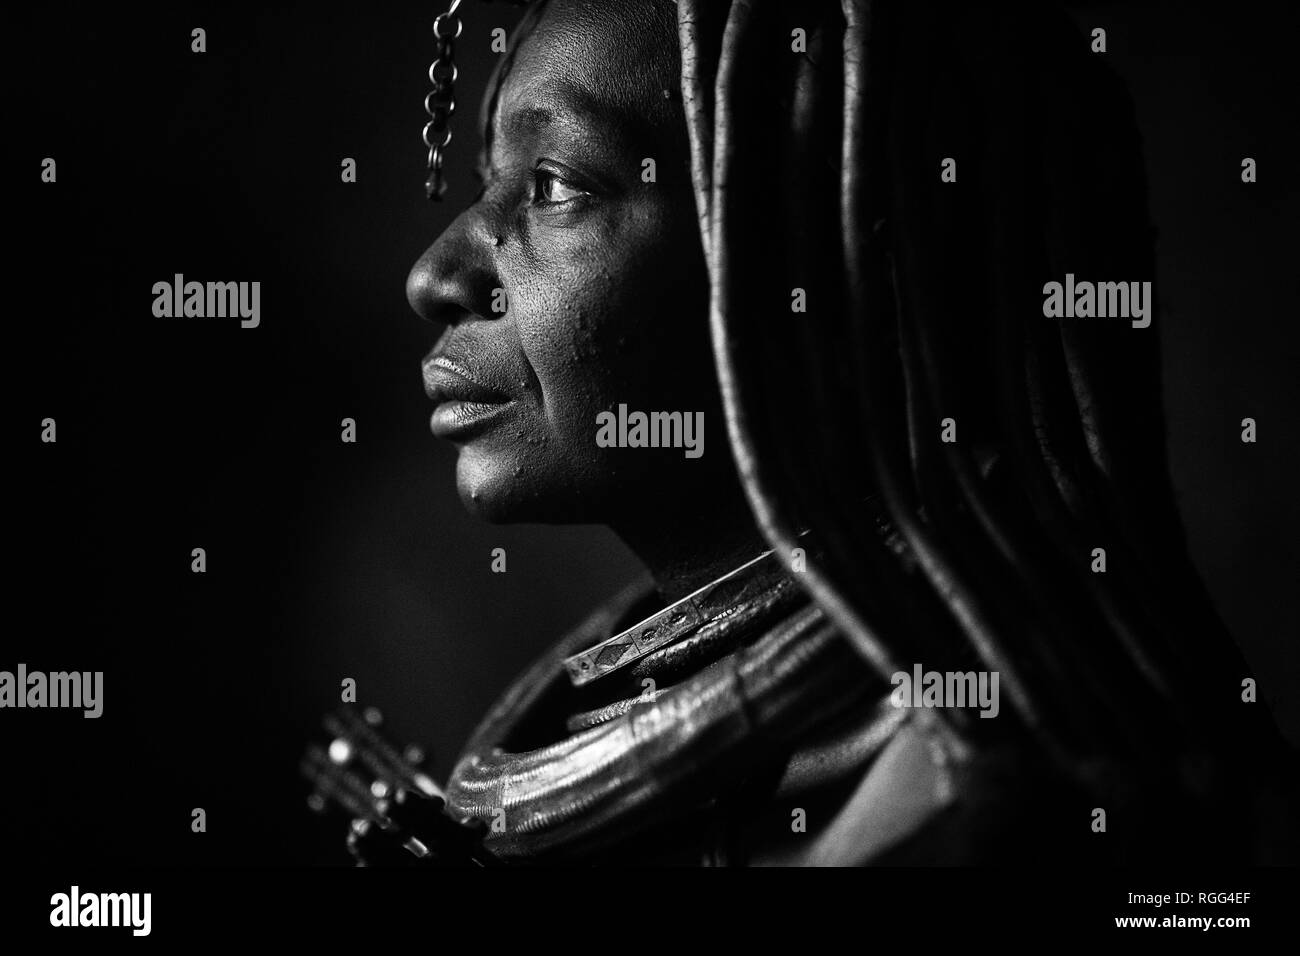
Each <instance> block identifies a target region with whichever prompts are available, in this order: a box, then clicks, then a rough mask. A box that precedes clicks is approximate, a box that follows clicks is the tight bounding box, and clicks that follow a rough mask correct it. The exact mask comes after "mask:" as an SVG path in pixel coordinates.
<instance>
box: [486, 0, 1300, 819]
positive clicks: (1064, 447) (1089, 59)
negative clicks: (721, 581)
mask: <svg viewBox="0 0 1300 956" xmlns="http://www.w3.org/2000/svg"><path fill="white" fill-rule="evenodd" d="M545 2H546V0H539V2H534V3H532V4H530V5H529V9H528V10H527V12H526V14H525V16H526V17H527V18H529V19H533V18H536V17H537V16H539V15H540V11H541V9H542V7H543V6H544V4H545ZM676 6H677V21H678V30H679V41H680V51H681V61H682V62H681V66H682V73H681V75H682V97H683V106H684V111H685V118H686V124H687V129H688V132H689V135H690V141H691V151H692V169H691V172H692V179H693V183H694V190H695V197H696V205H697V210H698V212H699V216H700V227H701V230H700V231H701V242H702V245H703V248H704V253H705V258H706V260H707V264H708V270H709V275H710V280H711V288H712V300H711V308H710V323H711V333H712V340H713V348H714V356H715V362H716V368H717V374H718V382H719V387H720V389H721V393H722V397H723V405H724V409H725V412H726V416H727V430H728V437H729V442H730V448H731V451H732V454H733V456H734V458H735V462H736V465H737V468H738V471H739V474H740V476H741V481H742V485H743V487H744V491H745V494H746V496H747V498H748V501H749V504H750V506H751V510H752V512H753V514H754V517H755V519H756V521H757V524H758V526H759V528H760V529H761V531H762V532H763V534H764V535H765V537H766V538H767V539H768V541H769V542H770V543H771V545H772V546H773V547H774V548H775V549H776V550H777V552H778V553H780V554H784V555H787V556H789V555H791V554H793V553H794V551H795V548H796V546H797V543H798V542H797V538H798V536H799V532H801V531H807V532H808V533H809V539H810V540H815V541H817V542H818V543H819V553H820V555H821V558H820V560H818V561H816V562H813V563H812V564H811V565H809V566H808V567H807V569H806V571H805V572H804V573H802V574H799V575H796V578H797V580H799V581H800V582H801V583H802V584H803V585H804V586H805V587H806V588H807V590H808V591H809V592H810V594H811V596H812V597H813V599H814V600H815V601H816V602H817V604H818V605H819V606H820V607H821V609H822V610H823V611H824V612H825V613H826V615H827V616H828V617H829V618H830V619H831V620H832V621H833V622H834V623H835V624H836V625H837V627H838V630H839V632H840V634H841V635H842V637H843V639H845V640H847V641H848V642H850V643H851V644H852V645H853V646H854V647H855V648H856V649H857V650H858V651H859V652H860V653H861V656H862V657H863V658H864V659H865V660H866V661H867V662H868V663H869V664H870V665H871V666H872V668H874V669H875V670H876V671H877V672H878V673H879V674H880V675H881V676H882V677H884V678H885V679H888V678H889V675H891V674H892V673H895V672H897V671H899V670H900V669H906V668H908V667H910V665H911V664H912V663H914V662H923V663H924V665H925V666H926V668H931V669H935V670H940V671H951V670H968V669H970V668H971V667H981V668H984V669H987V670H990V671H996V672H998V674H999V675H1000V679H1001V687H1002V688H1003V690H1004V691H1005V692H1006V694H1007V696H1008V698H1009V701H1010V704H1011V708H1010V710H1011V714H1010V715H1009V716H1010V719H1006V720H999V721H977V720H975V721H972V720H969V719H967V718H966V717H965V715H964V713H963V712H961V711H958V710H948V711H939V712H934V713H930V714H926V715H922V716H921V718H920V719H923V720H926V721H930V722H932V723H936V724H938V725H941V726H942V728H943V729H944V730H945V732H952V733H956V734H957V735H959V736H962V737H966V738H969V739H972V740H980V739H983V738H986V737H990V736H1013V737H1016V738H1018V739H1020V740H1022V741H1026V742H1028V743H1029V744H1030V745H1031V746H1033V747H1035V748H1037V749H1038V750H1039V751H1041V753H1042V754H1043V756H1044V758H1045V760H1046V761H1047V762H1048V763H1050V764H1051V765H1052V766H1053V767H1055V768H1056V769H1057V770H1059V771H1060V772H1061V773H1063V774H1064V775H1066V776H1068V777H1069V778H1070V779H1072V780H1073V781H1074V782H1076V783H1081V784H1083V785H1084V786H1086V787H1088V788H1091V790H1093V791H1095V792H1096V793H1098V794H1099V795H1104V794H1106V793H1113V792H1114V791H1115V788H1116V787H1117V786H1131V785H1132V778H1131V777H1130V776H1129V775H1128V771H1129V770H1131V769H1132V768H1134V767H1139V768H1143V772H1148V771H1150V772H1152V773H1154V774H1155V776H1157V777H1159V779H1160V782H1161V784H1162V785H1167V786H1172V787H1173V788H1175V789H1176V790H1178V791H1179V792H1181V793H1191V794H1194V795H1195V796H1197V797H1199V798H1203V799H1204V800H1210V801H1212V800H1214V799H1216V798H1217V797H1216V796H1215V795H1216V794H1217V793H1219V792H1220V790H1221V788H1222V787H1223V786H1224V782H1223V781H1224V777H1225V774H1224V773H1223V772H1222V771H1221V768H1222V766H1223V761H1225V760H1226V759H1227V754H1229V753H1230V752H1235V753H1236V755H1237V756H1238V757H1240V758H1242V759H1243V760H1244V761H1245V762H1246V763H1247V764H1249V765H1255V766H1259V765H1265V764H1266V765H1267V766H1268V768H1269V769H1268V770H1267V771H1266V772H1272V769H1273V768H1277V767H1281V768H1283V769H1282V771H1281V772H1282V773H1284V774H1286V775H1289V774H1291V773H1292V771H1291V770H1290V768H1291V767H1292V766H1293V765H1294V762H1293V760H1292V758H1291V755H1290V753H1289V751H1288V750H1287V749H1286V748H1285V746H1284V745H1283V744H1282V743H1281V738H1280V737H1279V735H1278V734H1277V732H1276V730H1275V728H1274V727H1273V725H1272V724H1271V722H1270V721H1269V719H1268V718H1267V716H1266V715H1265V713H1264V712H1263V710H1262V708H1260V707H1255V706H1246V705H1244V704H1243V703H1242V700H1241V696H1240V691H1241V681H1242V679H1243V678H1245V677H1247V676H1248V675H1249V670H1248V668H1247V666H1246V664H1245V662H1244V661H1243V659H1242V658H1241V657H1240V655H1239V654H1238V652H1237V651H1236V649H1235V647H1234V645H1233V643H1232V641H1231V640H1230V638H1229V636H1228V634H1227V632H1226V630H1225V628H1224V626H1223V624H1222V623H1221V621H1220V619H1219V617H1218V616H1217V614H1216V613H1215V611H1214V608H1213V605H1212V603H1211V601H1210V599H1209V597H1208V594H1207V593H1206V591H1205V589H1204V587H1203V585H1202V584H1201V582H1200V580H1199V577H1198V576H1197V573H1196V572H1195V570H1194V568H1193V566H1192V563H1191V560H1190V558H1189V556H1188V553H1187V548H1186V542H1185V536H1184V533H1183V529H1182V525H1181V522H1180V519H1179V516H1178V513H1177V509H1176V505H1175V496H1174V492H1173V489H1172V485H1171V482H1170V478H1169V468H1168V462H1167V458H1166V454H1165V440H1164V418H1163V411H1162V398H1161V381H1160V375H1159V355H1160V352H1159V327H1160V322H1159V320H1158V319H1157V321H1155V322H1153V323H1152V325H1151V327H1149V328H1143V329H1135V328H1133V327H1131V326H1130V325H1129V323H1127V322H1119V321H1115V320H1096V319H1094V320H1083V321H1077V320H1075V321H1069V320H1067V321H1058V320H1053V319H1048V318H1045V317H1044V314H1043V308H1042V305H1043V302H1042V294H1043V286H1044V283H1045V282H1048V281H1052V280H1059V279H1061V278H1062V277H1063V275H1064V274H1065V273H1076V274H1078V275H1080V276H1085V277H1089V276H1091V277H1097V278H1099V279H1105V280H1116V281H1120V280H1122V281H1133V280H1143V279H1152V278H1153V277H1154V251H1153V246H1154V239H1155V233H1154V230H1153V228H1152V226H1151V223H1150V222H1149V219H1148V215H1147V203H1146V181H1145V173H1144V169H1143V164H1142V158H1141V144H1140V138H1139V134H1138V130H1137V126H1136V123H1135V119H1134V114H1133V109H1132V106H1131V103H1130V101H1129V99H1128V96H1127V94H1126V92H1125V90H1124V88H1123V86H1122V84H1121V83H1120V81H1119V80H1118V79H1117V78H1116V77H1115V76H1114V75H1113V74H1112V73H1111V72H1110V71H1109V70H1107V69H1106V68H1105V67H1104V66H1103V65H1102V62H1101V58H1099V57H1096V56H1094V55H1092V54H1090V52H1089V50H1088V45H1087V42H1086V40H1084V39H1083V37H1082V36H1081V35H1080V34H1079V33H1078V31H1077V30H1076V29H1075V28H1074V27H1073V26H1072V25H1071V24H1070V22H1069V21H1068V19H1067V18H1066V17H1065V15H1064V14H1063V13H1062V12H1061V11H1059V10H1052V9H1050V8H1049V6H1048V5H1043V4H1037V3H1029V2H1008V3H1004V4H997V5H992V6H990V5H970V4H948V3H944V2H942V0H906V2H903V0H875V2H872V0H800V2H797V3H796V2H793V0H677V3H676ZM796 28H797V29H801V30H803V31H805V35H806V50H803V51H799V52H793V51H792V46H791V36H792V31H793V30H795V29H796ZM521 32H522V31H521ZM503 65H504V64H503ZM944 158H953V159H955V160H956V161H957V164H958V166H959V168H960V175H959V177H958V179H957V181H956V182H947V183H945V182H942V181H941V179H940V176H939V169H940V162H941V160H943V159H944ZM1157 287H1158V284H1157ZM796 288H798V289H802V290H804V292H805V294H806V297H807V303H808V307H807V311H806V313H802V314H797V315H792V314H791V310H790V301H791V290H792V289H796ZM792 376H793V377H794V378H796V379H797V380H799V381H801V382H803V383H808V389H807V392H806V404H803V405H798V404H795V403H792V402H791V401H790V400H789V395H788V393H787V394H779V395H778V394H777V390H776V389H775V388H773V387H772V383H774V382H780V381H782V380H784V379H788V378H790V377H792ZM946 419H952V420H953V423H954V424H955V428H956V430H957V439H958V440H956V441H951V442H946V441H942V440H941V426H940V423H941V421H943V420H946ZM810 423H811V424H810ZM805 543H806V541H805ZM1095 548H1103V549H1104V550H1105V553H1106V565H1105V571H1104V573H1094V571H1093V570H1092V562H1093V558H1094V554H1093V552H1094V549H1095ZM988 725H996V726H988ZM1117 767H1122V768H1126V769H1125V770H1124V771H1122V772H1121V771H1118V770H1116V768H1117ZM1152 767H1156V768H1157V769H1156V770H1154V771H1151V770H1150V768H1152ZM1227 776H1232V775H1231V774H1227ZM1121 778H1123V780H1124V781H1125V782H1124V783H1119V782H1118V781H1119V780H1120V779H1121ZM1288 779H1290V778H1289V777H1288ZM1238 782H1239V778H1238ZM1290 785H1291V784H1290V783H1288V786H1290Z"/></svg>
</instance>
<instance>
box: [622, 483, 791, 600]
mask: <svg viewBox="0 0 1300 956" xmlns="http://www.w3.org/2000/svg"><path fill="white" fill-rule="evenodd" d="M722 502H728V504H726V505H724V504H723V503H722ZM614 531H615V533H617V534H618V536H619V537H620V538H622V539H623V542H624V543H625V544H626V545H627V546H628V547H629V548H631V549H632V551H633V553H635V554H636V556H637V557H638V558H640V559H641V561H642V563H643V564H645V566H646V567H647V568H648V569H649V571H650V574H651V576H652V577H653V578H654V581H655V585H656V587H657V588H658V590H659V595H660V597H662V598H663V600H664V601H665V602H666V603H669V604H671V603H672V602H674V601H677V600H680V599H681V598H683V597H685V596H686V595H688V594H690V593H691V592H693V591H696V590H698V589H699V588H701V587H703V586H704V585H706V584H708V583H709V582H710V581H713V580H715V579H717V578H719V577H721V576H722V575H724V574H726V573H727V572H728V571H731V570H733V569H734V568H737V567H739V566H740V565H742V564H744V563H745V562H746V561H749V560H750V559H751V558H755V557H757V556H758V555H759V554H761V553H763V552H764V551H766V550H768V548H769V547H770V546H769V545H768V544H767V542H766V541H765V540H764V538H763V536H762V535H761V534H760V533H759V531H758V529H757V528H756V527H755V526H754V519H753V517H752V516H751V514H750V512H749V508H748V506H747V505H746V504H745V502H744V500H743V498H742V499H741V500H736V499H734V498H732V499H726V498H724V499H711V500H704V501H702V502H701V504H699V505H695V506H692V507H687V508H676V509H671V510H670V511H669V512H668V513H667V514H665V513H663V512H661V511H658V510H656V512H655V513H654V514H647V515H639V516H635V517H634V518H632V519H630V520H628V521H625V522H621V523H619V524H618V525H616V526H615V527H614Z"/></svg>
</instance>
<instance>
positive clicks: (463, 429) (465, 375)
mask: <svg viewBox="0 0 1300 956" xmlns="http://www.w3.org/2000/svg"><path fill="white" fill-rule="evenodd" d="M423 372H424V391H425V393H426V394H427V395H428V396H429V398H431V399H433V402H434V404H435V405H437V408H435V409H434V411H433V417H432V418H431V419H430V420H429V427H430V428H431V429H432V430H433V433H434V434H435V435H437V436H438V437H439V438H448V439H461V440H464V439H467V438H470V437H472V435H473V434H474V433H477V432H481V431H482V430H483V429H484V428H485V427H486V426H487V425H488V424H490V423H491V421H492V420H493V419H494V418H497V417H498V416H500V415H501V413H502V412H504V411H505V410H506V409H508V408H509V407H510V405H511V404H512V403H513V401H514V400H513V399H512V398H511V397H510V396H509V395H507V394H506V393H505V392H503V391H501V390H500V389H496V388H493V387H492V386H490V385H485V384H483V383H482V382H480V381H478V380H477V379H476V378H474V376H473V374H472V373H471V372H470V371H469V370H468V369H466V368H465V367H464V366H463V365H461V364H460V363H459V362H456V361H455V360H454V359H450V358H447V357H446V356H443V355H439V356H435V357H434V358H431V359H429V360H427V361H426V362H425V363H424V366H423Z"/></svg>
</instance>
